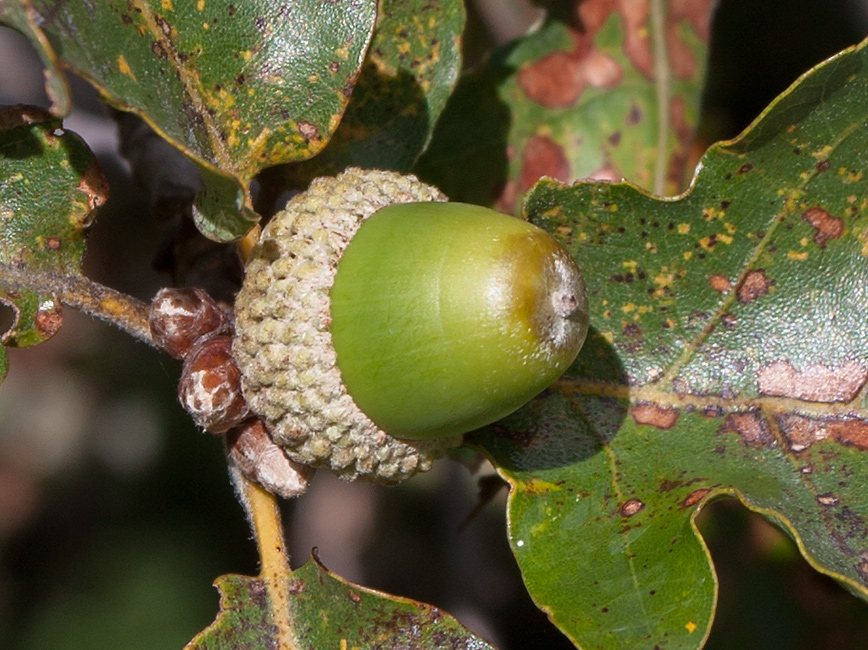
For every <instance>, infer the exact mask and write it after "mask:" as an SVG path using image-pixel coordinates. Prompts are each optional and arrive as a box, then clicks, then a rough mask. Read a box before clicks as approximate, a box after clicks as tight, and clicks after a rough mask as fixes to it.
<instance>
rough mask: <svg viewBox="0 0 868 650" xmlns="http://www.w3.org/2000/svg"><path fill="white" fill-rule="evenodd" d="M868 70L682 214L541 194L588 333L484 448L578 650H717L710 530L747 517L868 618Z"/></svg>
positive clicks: (693, 193)
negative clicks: (578, 286)
mask: <svg viewBox="0 0 868 650" xmlns="http://www.w3.org/2000/svg"><path fill="white" fill-rule="evenodd" d="M866 104H868V47H866V43H863V44H861V45H860V46H858V47H854V48H851V49H850V50H847V51H845V52H843V53H841V54H839V55H837V56H835V57H833V58H832V59H830V60H829V61H827V62H825V63H824V64H822V65H820V66H818V67H817V68H815V69H814V70H812V71H810V72H809V73H806V74H805V75H804V76H803V77H802V78H801V79H799V80H798V81H797V82H796V83H795V84H794V85H793V86H792V87H791V88H790V89H789V90H788V91H786V92H785V93H784V94H783V95H781V96H780V97H779V98H778V99H777V100H776V101H775V102H774V103H773V104H772V105H771V106H770V107H769V108H768V109H767V110H766V111H765V112H764V113H763V115H762V116H760V118H759V119H758V120H757V121H756V122H755V123H754V124H753V125H751V126H750V127H749V128H748V129H747V130H746V131H745V132H744V133H743V134H742V135H741V136H740V137H739V138H737V139H736V140H733V141H730V142H725V143H721V144H719V145H715V146H714V147H712V148H711V149H710V150H709V152H708V153H707V154H706V155H705V157H704V158H703V160H702V162H701V164H700V167H699V169H698V172H697V175H696V177H695V179H694V182H693V184H692V186H691V188H690V190H689V191H688V192H687V193H685V194H684V195H683V196H680V197H677V198H675V199H660V198H658V197H654V196H652V195H650V194H648V193H646V192H644V191H642V190H641V189H639V188H637V187H636V186H634V185H630V184H627V183H592V182H582V183H577V184H575V185H573V186H567V185H563V184H560V183H558V182H557V181H554V180H543V181H541V182H540V183H539V184H538V185H537V186H536V187H535V188H534V189H533V190H532V191H531V192H530V194H529V196H528V198H527V201H526V203H525V211H526V213H527V215H528V216H529V217H530V218H531V219H532V220H533V221H535V222H536V223H538V224H540V225H542V226H543V227H545V228H547V229H548V230H549V231H551V232H553V233H555V234H556V235H558V236H559V237H561V239H562V240H563V241H565V242H566V244H567V245H568V246H569V247H570V248H571V250H572V251H573V253H574V254H575V256H576V258H577V260H578V262H579V264H580V266H581V268H582V269H583V270H584V273H585V279H586V282H587V285H588V291H589V296H590V307H591V332H590V334H589V338H588V341H587V343H586V344H585V347H584V348H583V350H582V352H581V353H580V355H579V358H578V359H577V361H576V363H575V364H574V365H573V367H572V368H571V369H570V371H569V372H568V373H567V375H566V376H565V377H564V378H563V379H562V380H561V381H559V383H557V384H556V385H555V386H554V387H553V389H551V390H550V391H549V392H548V393H547V394H546V395H544V396H542V397H540V398H539V399H537V400H536V401H535V402H534V403H532V404H531V405H530V406H529V407H527V408H525V409H524V410H522V411H520V412H518V413H517V414H516V415H515V416H513V417H512V418H510V419H508V420H507V421H505V422H504V423H502V425H500V426H499V427H498V428H499V429H500V431H499V432H496V433H498V434H499V435H487V436H485V437H483V438H482V442H483V445H484V446H485V447H486V448H487V449H488V451H489V453H490V454H491V456H492V458H493V460H494V462H495V463H496V464H497V465H498V466H499V467H500V469H501V472H502V473H503V475H504V476H505V477H506V478H507V479H508V480H509V481H510V483H511V485H512V493H511V498H510V504H509V524H510V533H509V535H510V540H511V543H512V546H513V550H514V552H515V555H516V557H517V559H518V562H519V564H520V566H521V569H522V572H523V575H524V578H525V581H526V584H527V586H528V589H529V591H530V593H531V594H532V596H533V598H534V599H535V601H536V602H537V604H538V605H540V606H541V607H543V608H545V610H546V611H547V612H549V614H550V616H551V618H552V619H553V621H554V622H555V623H556V624H557V625H558V626H559V627H560V628H561V629H562V630H563V631H564V632H565V633H566V634H567V635H568V636H569V637H570V638H571V639H573V640H574V641H575V642H576V644H577V645H578V646H579V647H581V648H584V649H592V648H593V649H613V650H614V649H617V650H626V649H634V648H635V649H639V648H652V647H655V646H659V647H661V648H667V649H669V650H671V649H676V648H677V649H688V648H699V647H701V646H702V645H703V643H704V641H705V639H706V638H707V634H708V631H709V628H710V625H711V621H712V617H713V612H714V607H715V602H716V595H717V583H716V578H715V575H714V571H713V566H712V564H711V559H710V557H709V555H708V553H707V549H706V548H705V545H704V543H703V541H702V539H701V538H700V536H699V534H698V532H697V530H696V527H695V524H694V519H695V516H696V514H697V512H698V510H699V508H700V507H701V506H702V504H704V503H706V502H707V501H708V500H709V499H712V498H715V497H719V496H726V495H729V496H735V497H737V498H739V499H740V500H741V501H742V502H743V503H744V504H745V505H746V506H747V507H749V508H750V509H752V510H754V511H756V512H759V513H761V514H762V515H764V516H765V517H766V518H768V519H769V520H771V521H772V522H774V523H776V524H777V525H779V526H781V527H782V528H783V529H784V530H786V531H787V532H788V533H789V534H790V535H791V536H792V537H793V538H794V539H795V540H796V543H797V544H798V546H799V548H800V550H801V552H802V553H803V554H804V556H805V558H806V559H807V560H808V562H809V563H810V564H811V565H812V566H814V567H815V568H816V569H817V570H819V571H821V572H823V573H825V574H827V575H830V576H832V577H834V578H835V579H837V580H838V581H840V582H841V583H842V584H844V585H845V586H846V587H847V588H848V589H850V590H851V591H852V592H853V593H855V594H858V595H859V596H861V597H863V598H865V597H866V596H868V498H866V492H865V485H866V482H868V404H866V399H868V389H866V386H868V324H866V321H865V305H866V304H868V227H866V225H865V215H866V212H868V177H866V175H865V170H866V169H868V113H866V111H865V106H866Z"/></svg>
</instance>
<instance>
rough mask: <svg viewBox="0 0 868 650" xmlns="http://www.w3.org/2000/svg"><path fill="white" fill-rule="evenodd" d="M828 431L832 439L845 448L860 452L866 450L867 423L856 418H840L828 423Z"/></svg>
mask: <svg viewBox="0 0 868 650" xmlns="http://www.w3.org/2000/svg"><path fill="white" fill-rule="evenodd" d="M828 429H829V431H830V433H831V434H832V437H833V438H834V439H835V440H836V441H837V442H840V443H841V444H842V445H845V446H847V447H855V448H856V449H859V450H861V451H866V450H868V422H865V420H859V419H856V418H841V419H839V420H835V421H834V422H830V423H829V425H828Z"/></svg>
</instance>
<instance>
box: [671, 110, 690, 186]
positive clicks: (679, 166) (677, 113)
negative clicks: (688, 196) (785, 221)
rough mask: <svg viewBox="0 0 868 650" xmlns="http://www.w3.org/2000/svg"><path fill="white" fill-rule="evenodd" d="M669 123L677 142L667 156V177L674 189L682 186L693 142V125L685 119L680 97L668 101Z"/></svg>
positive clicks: (685, 114)
mask: <svg viewBox="0 0 868 650" xmlns="http://www.w3.org/2000/svg"><path fill="white" fill-rule="evenodd" d="M669 122H670V124H671V125H672V130H673V131H674V133H675V139H676V141H677V142H678V144H677V146H676V147H675V148H674V150H673V151H672V152H671V153H670V154H669V167H668V169H667V177H668V178H669V181H670V182H671V183H672V184H673V185H674V186H675V187H681V186H682V185H683V184H684V169H685V166H686V165H687V158H688V156H689V153H690V145H691V143H692V141H693V125H692V124H691V123H690V120H689V119H688V117H687V104H686V102H685V99H684V97H683V96H681V95H675V96H674V97H672V99H670V100H669Z"/></svg>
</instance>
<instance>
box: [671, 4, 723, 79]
mask: <svg viewBox="0 0 868 650" xmlns="http://www.w3.org/2000/svg"><path fill="white" fill-rule="evenodd" d="M716 4H717V2H716V0H673V1H672V2H670V3H669V11H668V14H667V16H666V48H667V50H668V54H669V64H670V66H671V67H672V71H673V73H674V74H675V76H676V77H678V78H679V79H692V78H693V77H694V76H695V75H696V70H697V68H698V62H697V61H696V58H695V57H694V56H693V51H692V50H691V49H690V46H689V45H688V44H687V43H686V42H685V41H684V40H683V39H682V38H681V36H680V33H679V31H680V29H679V28H680V27H682V26H683V24H684V23H688V24H689V25H690V26H691V27H692V28H693V31H694V32H696V33H697V35H698V36H699V38H700V40H702V41H703V42H705V43H708V40H709V36H710V32H711V16H712V14H713V13H714V7H715V5H716Z"/></svg>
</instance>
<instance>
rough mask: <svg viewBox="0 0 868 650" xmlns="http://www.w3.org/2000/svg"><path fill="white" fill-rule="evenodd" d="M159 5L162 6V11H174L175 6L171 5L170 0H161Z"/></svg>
mask: <svg viewBox="0 0 868 650" xmlns="http://www.w3.org/2000/svg"><path fill="white" fill-rule="evenodd" d="M160 6H161V7H163V11H175V8H174V7H173V6H172V0H163V1H162V2H161V3H160Z"/></svg>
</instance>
